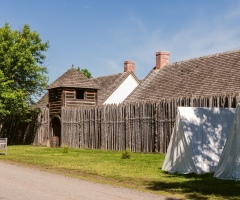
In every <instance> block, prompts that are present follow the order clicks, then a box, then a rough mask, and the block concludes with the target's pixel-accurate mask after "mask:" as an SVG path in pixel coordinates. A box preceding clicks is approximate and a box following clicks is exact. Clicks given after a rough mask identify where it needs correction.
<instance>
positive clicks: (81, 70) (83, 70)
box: [77, 67, 92, 78]
mask: <svg viewBox="0 0 240 200" xmlns="http://www.w3.org/2000/svg"><path fill="white" fill-rule="evenodd" d="M77 70H78V71H80V72H81V73H82V74H83V75H85V76H86V77H88V78H92V74H91V73H90V72H89V71H88V69H86V68H83V69H80V67H78V68H77Z"/></svg>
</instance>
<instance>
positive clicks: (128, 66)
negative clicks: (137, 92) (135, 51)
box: [124, 61, 135, 73]
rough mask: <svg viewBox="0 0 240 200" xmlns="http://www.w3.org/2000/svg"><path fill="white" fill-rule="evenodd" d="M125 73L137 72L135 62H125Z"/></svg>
mask: <svg viewBox="0 0 240 200" xmlns="http://www.w3.org/2000/svg"><path fill="white" fill-rule="evenodd" d="M124 72H133V73H134V72H135V62H134V61H124Z"/></svg>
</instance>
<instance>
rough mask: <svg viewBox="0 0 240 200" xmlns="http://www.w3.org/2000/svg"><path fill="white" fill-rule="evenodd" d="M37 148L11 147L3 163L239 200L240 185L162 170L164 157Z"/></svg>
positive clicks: (168, 191) (184, 195) (160, 191)
mask: <svg viewBox="0 0 240 200" xmlns="http://www.w3.org/2000/svg"><path fill="white" fill-rule="evenodd" d="M63 150H64V149H63V148H47V147H36V146H9V147H8V154H7V155H1V156H0V161H1V160H6V161H11V162H15V163H21V164H23V165H27V166H33V167H38V168H41V169H44V170H48V171H51V172H56V173H61V174H64V175H69V176H73V177H78V178H84V179H90V180H95V181H99V182H105V183H110V184H114V185H122V186H125V187H130V188H137V189H140V190H145V191H150V192H154V193H157V194H163V195H167V196H174V197H179V198H184V199H240V183H239V182H235V181H222V180H218V179H215V178H213V175H212V174H205V175H194V174H190V175H176V174H168V173H165V172H163V171H162V170H161V166H162V164H163V161H164V157H165V155H163V154H144V153H131V159H122V152H114V151H102V150H87V149H72V148H68V153H64V151H63Z"/></svg>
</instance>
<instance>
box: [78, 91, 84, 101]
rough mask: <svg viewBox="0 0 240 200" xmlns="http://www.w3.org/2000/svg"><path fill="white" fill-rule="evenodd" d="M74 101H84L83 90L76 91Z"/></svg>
mask: <svg viewBox="0 0 240 200" xmlns="http://www.w3.org/2000/svg"><path fill="white" fill-rule="evenodd" d="M76 99H84V90H76Z"/></svg>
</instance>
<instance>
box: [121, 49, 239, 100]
mask: <svg viewBox="0 0 240 200" xmlns="http://www.w3.org/2000/svg"><path fill="white" fill-rule="evenodd" d="M236 93H240V50H236V51H229V52H225V53H219V54H214V55H209V56H204V57H199V58H194V59H190V60H186V61H182V62H175V63H172V64H167V65H165V66H164V67H163V68H162V69H160V70H155V69H152V70H151V72H150V73H149V74H148V76H147V77H146V78H145V79H144V80H143V82H142V83H141V85H139V86H138V87H137V88H136V89H135V90H134V91H133V92H132V93H131V94H130V95H129V96H128V97H127V99H126V100H125V101H145V100H159V99H171V98H179V97H194V96H196V97H199V96H213V95H220V94H221V95H231V94H236Z"/></svg>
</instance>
